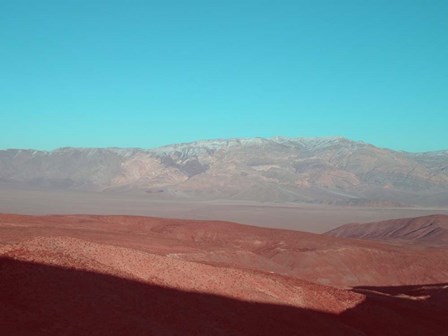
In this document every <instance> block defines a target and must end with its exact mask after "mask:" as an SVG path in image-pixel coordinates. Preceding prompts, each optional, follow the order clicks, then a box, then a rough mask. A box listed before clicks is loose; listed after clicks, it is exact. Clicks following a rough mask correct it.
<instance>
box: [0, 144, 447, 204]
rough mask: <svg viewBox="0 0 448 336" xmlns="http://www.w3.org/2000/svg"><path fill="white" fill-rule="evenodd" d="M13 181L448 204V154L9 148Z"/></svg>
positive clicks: (250, 147) (259, 197)
mask: <svg viewBox="0 0 448 336" xmlns="http://www.w3.org/2000/svg"><path fill="white" fill-rule="evenodd" d="M0 183H3V184H8V185H10V186H22V187H44V188H59V189H81V190H97V191H110V192H140V193H141V192H143V193H146V194H147V195H148V197H150V196H151V197H157V198H189V199H207V200H210V199H230V200H253V201H271V202H310V203H329V204H351V205H368V206H397V205H400V204H407V205H414V204H416V205H430V206H447V205H448V152H447V151H441V152H429V153H418V154H415V153H406V152H397V151H392V150H388V149H383V148H377V147H375V146H372V145H369V144H366V143H362V142H355V141H351V140H348V139H345V138H311V139H307V138H283V137H275V138H251V139H229V140H209V141H198V142H193V143H187V144H177V145H172V146H166V147H160V148H155V149H148V150H146V149H118V148H104V149H94V148H61V149H57V150H54V151H50V152H47V151H35V150H16V149H10V150H2V151H0Z"/></svg>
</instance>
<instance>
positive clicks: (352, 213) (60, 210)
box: [0, 186, 448, 233]
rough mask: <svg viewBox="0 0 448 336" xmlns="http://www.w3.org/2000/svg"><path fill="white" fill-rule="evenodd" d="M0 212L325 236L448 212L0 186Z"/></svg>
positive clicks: (447, 211) (443, 210) (444, 209)
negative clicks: (199, 222) (215, 224)
mask: <svg viewBox="0 0 448 336" xmlns="http://www.w3.org/2000/svg"><path fill="white" fill-rule="evenodd" d="M0 212H1V213H17V214H30V215H33V214H36V215H42V214H104V215H112V214H117V215H118V214H120V215H142V216H155V217H166V218H181V219H209V220H226V221H232V222H238V223H242V224H251V225H256V226H262V227H271V228H280V229H292V230H299V231H306V232H314V233H323V232H326V231H329V230H331V229H334V228H336V227H338V226H340V225H343V224H346V223H354V222H358V223H364V222H371V221H380V220H386V219H396V218H405V217H418V216H425V215H431V214H448V209H447V208H376V207H354V206H330V205H316V204H305V203H281V204H279V203H259V202H249V201H228V200H222V201H221V200H213V201H203V200H202V201H199V200H198V201H195V200H166V199H165V200H161V199H157V198H155V195H140V194H124V193H123V194H120V193H106V192H82V191H60V190H39V189H34V190H31V189H20V188H11V187H8V186H0Z"/></svg>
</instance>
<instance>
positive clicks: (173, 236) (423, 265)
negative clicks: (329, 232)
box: [0, 215, 448, 287]
mask: <svg viewBox="0 0 448 336" xmlns="http://www.w3.org/2000/svg"><path fill="white" fill-rule="evenodd" d="M41 237H66V238H73V239H81V240H83V241H90V242H92V243H101V244H107V245H113V246H119V247H123V248H127V249H132V250H138V251H142V252H145V253H151V254H157V255H161V256H165V257H169V258H172V259H175V260H179V261H188V262H196V263H202V264H208V265H213V266H219V267H231V268H239V269H250V270H257V271H263V272H267V273H270V272H274V273H276V274H281V275H285V276H290V277H296V278H300V279H304V280H308V281H312V282H315V283H319V284H323V285H331V286H338V287H353V286H360V285H363V286H398V285H419V284H432V283H440V282H445V281H448V249H433V248H426V247H425V246H409V247H408V248H406V249H403V248H402V247H401V246H398V247H397V246H392V245H389V244H381V243H378V242H373V241H359V240H352V239H343V238H335V237H329V236H325V235H319V234H312V233H305V232H300V231H289V230H278V229H266V228H259V227H254V226H249V225H241V224H236V223H230V222H220V221H193V220H174V219H162V218H152V217H132V216H91V215H89V216H87V215H83V216H80V215H79V216H78V215H74V216H20V215H1V216H0V244H5V245H10V244H16V243H21V242H23V241H28V240H33V239H36V238H41ZM0 246H1V245H0ZM84 250H85V249H84V248H83V249H82V251H80V252H79V253H78V254H77V255H78V257H82V255H83V253H84V252H83V251H84ZM99 263H100V264H104V262H101V261H99ZM410 265H411V266H410Z"/></svg>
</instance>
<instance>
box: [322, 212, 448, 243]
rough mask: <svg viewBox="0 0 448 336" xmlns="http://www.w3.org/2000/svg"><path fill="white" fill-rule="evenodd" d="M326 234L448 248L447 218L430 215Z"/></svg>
mask: <svg viewBox="0 0 448 336" xmlns="http://www.w3.org/2000/svg"><path fill="white" fill-rule="evenodd" d="M326 234H327V235H328V236H332V237H343V238H358V239H369V240H378V241H387V242H397V243H401V242H407V243H419V244H426V245H433V246H445V247H448V216H447V215H432V216H423V217H417V218H402V219H393V220H388V221H382V222H373V223H366V224H358V223H354V224H346V225H343V226H341V227H339V228H336V229H334V230H331V231H329V232H327V233H326Z"/></svg>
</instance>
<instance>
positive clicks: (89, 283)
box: [0, 258, 448, 336]
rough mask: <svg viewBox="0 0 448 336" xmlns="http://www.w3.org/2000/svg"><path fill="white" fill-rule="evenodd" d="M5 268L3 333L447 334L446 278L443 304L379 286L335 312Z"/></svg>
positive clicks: (38, 267)
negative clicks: (401, 295)
mask: <svg viewBox="0 0 448 336" xmlns="http://www.w3.org/2000/svg"><path fill="white" fill-rule="evenodd" d="M0 276H1V279H2V281H1V282H0V302H1V305H0V333H1V334H3V335H17V336H20V335H443V334H444V333H446V332H447V329H445V327H444V323H443V322H444V317H445V316H446V314H447V313H448V309H447V308H446V307H447V305H446V303H447V301H448V300H447V295H446V289H443V286H439V287H438V290H437V291H438V292H437V293H436V294H438V295H437V296H435V295H434V293H431V294H432V295H433V296H434V298H433V299H432V301H436V302H437V303H438V304H433V302H432V301H431V300H429V299H426V301H425V300H423V301H418V300H412V299H404V298H396V297H391V296H386V295H384V294H383V295H382V294H379V293H378V294H371V295H368V296H367V297H366V299H365V300H364V301H363V302H362V303H360V304H358V305H357V306H356V307H354V308H352V309H349V310H347V311H346V312H343V313H341V314H339V315H337V314H332V313H324V312H319V311H315V310H310V309H302V308H298V307H292V306H286V305H284V306H283V305H275V304H266V303H258V302H245V301H241V300H236V299H231V298H226V297H223V296H218V295H211V294H204V293H195V292H186V291H179V290H176V289H172V288H167V287H162V286H156V285H151V284H146V283H142V282H138V281H133V280H130V279H124V278H119V277H115V276H111V275H106V274H99V273H94V272H90V271H83V270H75V269H68V268H63V267H57V266H49V265H42V264H37V263H32V262H24V261H19V260H13V259H9V258H1V259H0ZM415 287H416V286H414V287H413V288H415ZM445 287H446V286H445ZM409 288H410V287H408V290H409ZM422 290H423V289H422ZM359 291H360V292H363V293H364V294H365V293H366V290H361V289H359ZM395 291H400V290H399V289H395ZM442 293H443V294H444V295H441V294H442ZM431 297H432V296H431ZM437 300H439V301H437Z"/></svg>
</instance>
